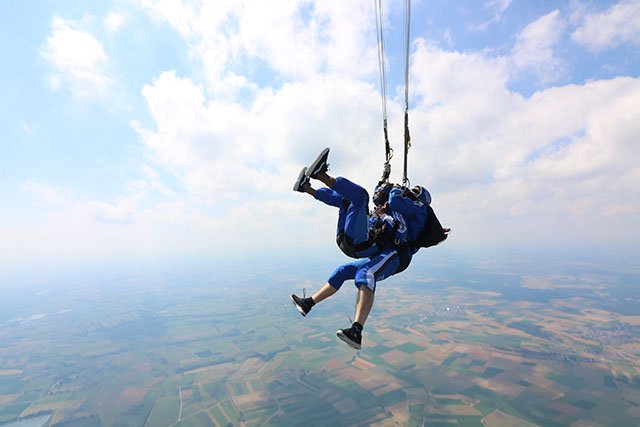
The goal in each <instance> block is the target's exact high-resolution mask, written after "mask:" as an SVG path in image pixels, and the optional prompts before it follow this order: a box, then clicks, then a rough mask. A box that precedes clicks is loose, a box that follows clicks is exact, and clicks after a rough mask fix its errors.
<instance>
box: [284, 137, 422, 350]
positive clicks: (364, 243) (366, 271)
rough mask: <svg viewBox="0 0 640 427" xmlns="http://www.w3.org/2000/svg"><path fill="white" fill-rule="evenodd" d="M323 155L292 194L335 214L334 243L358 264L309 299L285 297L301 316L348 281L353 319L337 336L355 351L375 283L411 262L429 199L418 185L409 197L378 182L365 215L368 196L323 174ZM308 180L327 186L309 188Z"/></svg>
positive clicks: (342, 271)
mask: <svg viewBox="0 0 640 427" xmlns="http://www.w3.org/2000/svg"><path fill="white" fill-rule="evenodd" d="M328 154H329V149H328V148H327V149H325V150H323V152H322V153H321V154H320V155H319V156H318V158H317V159H316V160H315V161H314V162H313V163H312V164H311V165H310V166H309V167H308V168H303V169H302V171H301V172H300V175H299V176H298V179H297V180H296V183H295V185H294V187H293V189H294V190H295V191H299V192H304V193H307V194H310V195H311V196H313V197H314V198H316V199H317V200H320V201H321V202H323V203H325V204H327V205H330V206H334V207H337V208H338V209H339V214H338V226H337V232H336V243H337V244H338V246H339V247H340V249H342V251H343V252H344V253H345V254H346V255H348V256H351V257H353V258H358V259H357V260H356V261H352V262H349V263H346V264H343V265H341V266H339V267H337V268H336V269H335V270H334V272H333V273H332V274H331V276H330V277H329V279H328V280H327V283H326V284H325V285H324V286H323V287H321V288H320V289H319V290H318V291H317V292H316V293H315V294H314V295H313V296H311V297H308V298H300V297H298V296H297V295H291V300H292V302H293V303H294V305H295V307H296V308H297V309H298V311H299V312H300V314H302V315H303V316H306V315H307V313H308V312H309V311H310V310H311V308H312V307H313V306H314V305H315V304H317V303H319V302H320V301H322V300H324V299H326V298H328V297H330V296H331V295H333V294H335V293H336V292H337V291H338V290H339V289H340V287H341V286H342V284H343V283H344V282H345V281H346V280H354V281H355V285H356V287H357V288H358V301H357V304H356V313H355V319H354V322H353V325H352V326H351V327H350V328H347V329H341V330H339V331H338V332H337V335H338V337H339V338H340V339H342V340H343V341H345V342H346V343H347V344H348V345H349V346H351V347H352V348H355V349H360V347H361V342H362V329H363V326H364V323H365V321H366V319H367V317H368V315H369V312H370V310H371V307H372V306H373V299H374V292H375V289H376V283H377V282H379V281H382V280H384V279H385V278H387V277H390V276H392V275H394V274H396V273H399V272H401V271H403V270H404V269H405V268H406V267H407V266H408V265H409V263H410V262H411V258H412V256H413V254H414V253H415V252H417V248H414V247H412V246H411V243H412V242H415V241H416V239H417V237H418V235H419V234H420V232H421V231H422V229H423V228H424V224H425V221H426V216H427V208H426V205H428V204H430V203H431V196H430V194H429V192H428V191H427V190H426V189H424V188H423V187H420V186H416V187H414V188H413V189H412V190H411V192H409V191H408V190H406V189H404V190H403V189H402V188H399V187H397V186H392V185H391V184H388V183H384V182H382V181H381V183H380V184H379V185H378V187H376V191H375V193H374V197H373V201H374V205H375V206H376V208H375V210H374V212H373V213H372V214H371V215H370V214H369V206H368V205H369V196H368V193H367V192H366V190H365V189H364V188H362V187H360V186H358V185H357V184H354V183H352V182H351V181H349V180H347V179H346V178H343V177H336V178H333V177H331V176H329V175H328V174H327V170H328V165H327V158H328ZM310 178H313V179H318V180H320V181H322V182H323V183H324V184H326V185H327V187H325V188H319V189H317V190H316V189H314V188H313V187H311V184H310V182H309V181H310ZM383 178H384V175H383ZM383 181H384V179H383Z"/></svg>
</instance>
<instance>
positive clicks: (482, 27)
mask: <svg viewBox="0 0 640 427" xmlns="http://www.w3.org/2000/svg"><path fill="white" fill-rule="evenodd" d="M512 2H513V0H489V1H488V2H486V3H485V4H484V9H485V10H488V11H489V12H490V13H491V14H492V16H491V18H490V19H489V20H487V21H485V22H482V23H480V24H474V25H470V26H469V29H470V30H472V31H486V30H487V29H488V28H489V27H490V26H491V25H492V24H495V23H496V22H500V20H501V19H502V15H503V14H504V12H505V11H506V10H507V9H508V8H509V6H511V3H512Z"/></svg>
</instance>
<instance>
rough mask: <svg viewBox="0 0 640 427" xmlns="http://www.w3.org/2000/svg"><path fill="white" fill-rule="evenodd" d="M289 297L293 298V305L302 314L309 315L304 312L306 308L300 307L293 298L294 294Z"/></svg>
mask: <svg viewBox="0 0 640 427" xmlns="http://www.w3.org/2000/svg"><path fill="white" fill-rule="evenodd" d="M289 299H290V300H291V302H292V303H293V306H294V307H295V308H296V309H297V310H298V311H299V312H300V314H302V316H303V317H307V313H305V312H304V310H303V309H302V307H300V306H299V305H298V304H297V303H296V301H295V300H294V299H293V295H289Z"/></svg>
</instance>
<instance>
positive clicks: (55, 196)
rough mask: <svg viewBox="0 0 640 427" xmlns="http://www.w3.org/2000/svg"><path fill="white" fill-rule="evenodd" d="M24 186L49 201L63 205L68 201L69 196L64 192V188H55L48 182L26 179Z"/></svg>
mask: <svg viewBox="0 0 640 427" xmlns="http://www.w3.org/2000/svg"><path fill="white" fill-rule="evenodd" d="M24 186H25V188H26V189H27V190H29V191H31V192H32V193H34V194H36V195H38V196H39V197H42V198H43V199H44V200H46V201H47V202H49V203H53V204H56V205H61V204H64V203H66V202H67V201H68V198H67V196H66V195H65V194H64V191H63V190H61V189H59V188H55V187H53V186H51V185H49V184H47V183H44V182H40V181H37V180H34V179H29V180H27V181H25V183H24Z"/></svg>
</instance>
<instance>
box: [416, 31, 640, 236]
mask: <svg viewBox="0 0 640 427" xmlns="http://www.w3.org/2000/svg"><path fill="white" fill-rule="evenodd" d="M413 58H414V62H413V66H414V69H413V70H412V76H414V77H413V81H414V82H415V84H414V85H413V88H414V90H415V91H416V94H417V95H419V96H421V97H422V98H423V100H424V102H423V105H419V106H418V107H417V109H416V110H414V111H412V112H411V118H412V123H413V126H412V135H413V138H414V147H413V148H412V152H411V153H412V154H411V155H412V157H411V159H412V162H411V163H410V164H412V165H416V166H413V168H412V169H413V181H414V182H427V183H428V185H431V186H433V188H434V191H433V193H434V203H436V206H438V207H441V209H443V210H444V212H446V213H447V215H443V217H444V218H445V219H446V218H447V217H449V218H450V219H453V220H452V221H451V222H452V223H453V226H454V228H455V227H456V225H455V224H456V223H461V224H462V227H463V228H462V230H460V228H459V227H458V229H459V231H463V236H457V238H458V239H460V238H461V239H468V238H469V237H470V236H473V237H472V239H478V238H480V236H482V235H486V236H487V237H488V238H494V239H495V238H496V236H495V235H494V236H493V237H491V233H492V232H491V230H492V229H493V230H495V228H496V227H500V229H501V230H504V231H505V233H506V235H505V236H502V237H500V239H505V240H508V239H510V238H512V239H515V241H517V239H518V238H527V239H530V240H531V241H540V240H542V241H544V239H551V238H553V233H554V232H556V233H558V235H562V236H563V238H565V236H567V235H570V236H571V239H574V241H575V240H576V239H578V240H580V239H585V240H588V239H593V238H595V236H596V235H597V236H598V237H599V238H603V237H605V236H606V235H607V233H611V234H610V235H609V236H608V239H611V238H614V236H615V238H618V239H622V240H624V239H628V235H625V233H632V234H634V235H636V236H637V231H636V230H637V227H635V226H633V224H632V222H633V220H632V218H633V216H632V213H636V214H637V213H638V212H640V195H639V194H638V192H637V191H636V189H635V188H636V184H634V182H635V181H634V180H636V179H637V178H638V176H639V175H640V168H638V166H637V162H636V161H635V160H634V159H636V158H637V155H638V154H640V145H638V144H637V141H638V140H640V127H639V126H638V123H640V104H638V103H637V102H635V100H637V99H639V98H640V80H639V79H634V78H621V77H619V78H615V79H612V80H605V81H593V82H589V83H586V84H583V85H568V86H564V87H557V88H548V89H545V90H541V91H539V92H537V93H535V94H533V95H532V96H530V97H527V98H525V97H522V96H520V95H518V94H516V93H513V92H511V91H510V90H509V89H508V78H507V76H508V67H509V64H510V61H509V58H499V57H491V56H488V54H487V53H479V52H476V53H459V52H448V51H444V50H441V49H439V48H438V47H436V46H433V45H429V44H427V43H424V42H421V43H418V44H417V51H416V53H415V54H414V55H413ZM418 165H419V166H418ZM410 171H411V169H410ZM614 218H616V219H615V220H614ZM612 221H620V224H625V225H626V226H628V228H627V229H626V230H625V231H619V230H615V231H612V230H611V229H610V228H609V227H605V229H601V228H598V223H601V224H607V223H610V222H612ZM470 222H472V223H473V224H470ZM494 223H495V225H494ZM534 224H535V227H542V229H536V228H535V227H534ZM545 224H546V225H545ZM487 230H489V231H487ZM586 231H589V233H593V234H591V235H588V236H587V235H581V233H583V232H586ZM465 235H466V236H465ZM509 236H512V237H509ZM516 236H517V237H516Z"/></svg>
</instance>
